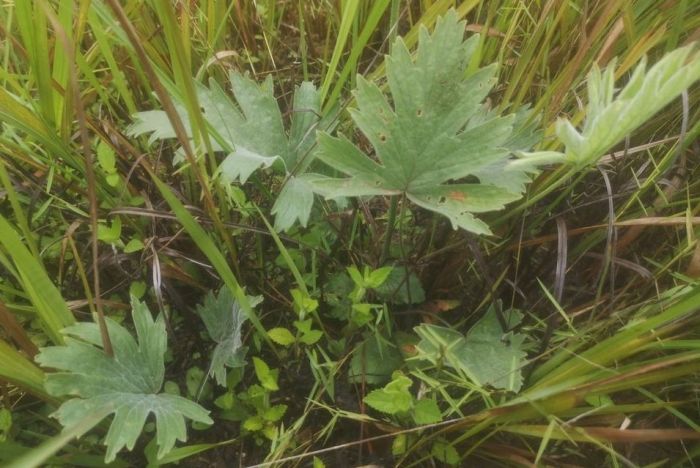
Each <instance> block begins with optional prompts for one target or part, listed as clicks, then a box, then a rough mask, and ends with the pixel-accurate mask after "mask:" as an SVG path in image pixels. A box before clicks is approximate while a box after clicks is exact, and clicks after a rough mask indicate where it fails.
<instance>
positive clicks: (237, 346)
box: [197, 288, 260, 386]
mask: <svg viewBox="0 0 700 468" xmlns="http://www.w3.org/2000/svg"><path fill="white" fill-rule="evenodd" d="M249 300H250V304H251V307H255V306H256V305H257V304H258V303H259V302H260V298H256V297H249ZM197 313H198V314H199V316H200V317H201V318H202V321H203V322H204V325H205V327H206V328H207V332H208V333H209V336H210V337H211V338H212V340H214V341H215V342H216V347H215V348H214V351H213V352H212V357H211V363H210V365H209V371H208V372H207V375H213V376H214V378H215V379H216V382H217V383H218V384H219V385H222V386H226V368H227V367H230V368H234V367H243V366H244V365H245V354H246V351H247V348H246V347H245V346H243V341H242V326H243V323H244V322H245V320H246V316H245V313H244V312H243V309H242V308H241V307H240V305H239V304H238V301H236V300H235V298H234V297H233V294H231V292H230V291H229V290H228V288H222V289H221V291H219V293H218V294H217V295H216V296H214V294H213V293H212V292H209V293H208V294H207V295H206V296H205V298H204V302H203V304H202V305H200V306H197Z"/></svg>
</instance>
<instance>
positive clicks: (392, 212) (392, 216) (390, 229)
mask: <svg viewBox="0 0 700 468" xmlns="http://www.w3.org/2000/svg"><path fill="white" fill-rule="evenodd" d="M398 204H399V199H398V198H396V197H391V204H390V205H389V220H388V221H387V226H386V231H385V233H384V247H383V248H382V255H381V257H379V266H381V265H383V264H384V262H385V261H386V259H387V258H388V257H389V249H390V248H391V237H392V236H393V234H394V224H396V207H397V206H398Z"/></svg>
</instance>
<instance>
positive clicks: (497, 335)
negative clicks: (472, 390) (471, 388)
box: [415, 306, 526, 392]
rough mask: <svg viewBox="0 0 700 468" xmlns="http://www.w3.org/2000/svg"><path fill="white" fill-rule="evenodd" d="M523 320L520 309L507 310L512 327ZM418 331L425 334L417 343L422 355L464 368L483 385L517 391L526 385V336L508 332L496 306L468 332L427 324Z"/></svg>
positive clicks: (463, 370)
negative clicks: (463, 333)
mask: <svg viewBox="0 0 700 468" xmlns="http://www.w3.org/2000/svg"><path fill="white" fill-rule="evenodd" d="M521 320H522V314H520V313H519V312H517V311H514V310H509V311H507V313H506V322H507V324H508V327H509V328H512V327H513V326H515V325H517V324H518V323H520V321H521ZM415 331H416V333H417V334H418V336H419V337H420V338H421V341H420V342H419V343H418V345H417V346H416V349H417V350H418V355H417V358H418V359H425V360H428V361H430V362H431V363H433V364H435V365H439V364H443V363H444V364H447V365H449V366H450V367H453V368H455V369H458V370H460V371H462V372H464V374H465V375H466V376H467V377H468V378H469V379H470V380H471V381H472V382H474V383H475V384H477V385H480V386H491V387H494V388H499V389H504V390H509V391H513V392H517V391H519V390H520V388H521V387H522V384H523V376H522V367H523V360H524V359H525V357H526V354H525V352H524V351H523V342H524V341H525V336H524V335H522V334H519V333H513V332H508V333H505V334H504V333H503V330H502V329H501V325H500V323H499V322H498V318H497V316H496V311H495V309H494V307H493V306H492V307H491V308H490V309H489V310H488V312H487V313H486V315H484V317H482V318H481V320H479V321H478V322H477V323H476V325H474V326H473V327H472V328H471V330H469V332H468V333H467V335H466V336H463V335H462V334H461V333H459V332H458V331H456V330H453V329H451V328H445V327H439V326H436V325H427V324H423V325H419V326H417V327H416V328H415ZM443 360H444V362H443Z"/></svg>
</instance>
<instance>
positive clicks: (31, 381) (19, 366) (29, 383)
mask: <svg viewBox="0 0 700 468" xmlns="http://www.w3.org/2000/svg"><path fill="white" fill-rule="evenodd" d="M0 380H4V381H6V382H10V383H12V384H13V385H16V386H17V387H19V388H21V389H22V390H26V391H28V392H31V393H32V394H34V395H36V396H38V397H39V398H42V399H44V400H51V397H50V396H49V395H48V394H47V393H46V391H45V390H44V371H42V370H41V369H39V368H38V367H37V366H36V365H35V364H34V363H33V362H32V361H30V360H29V359H27V358H26V357H25V356H24V355H23V354H21V353H20V352H19V351H17V350H16V349H14V348H13V347H12V346H10V345H9V344H7V343H6V342H5V341H3V340H0Z"/></svg>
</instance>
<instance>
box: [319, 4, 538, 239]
mask: <svg viewBox="0 0 700 468" xmlns="http://www.w3.org/2000/svg"><path fill="white" fill-rule="evenodd" d="M463 36H464V23H463V22H458V20H457V15H456V13H455V12H454V11H451V12H450V13H449V14H448V15H446V16H445V17H444V18H442V19H441V20H439V21H438V24H437V26H436V28H435V31H434V33H433V34H432V35H430V34H428V32H427V30H426V29H425V28H423V29H422V30H421V32H420V41H419V46H418V50H417V52H416V57H415V59H414V58H413V57H412V56H411V54H410V53H409V51H408V49H407V48H406V46H405V44H404V43H403V41H402V40H401V39H398V40H397V41H396V43H395V44H394V47H393V51H392V53H391V55H390V56H388V57H387V80H388V86H389V90H390V93H391V97H390V98H389V97H387V96H385V95H384V94H383V93H382V91H381V89H380V88H379V87H378V86H377V85H375V84H373V83H370V82H368V81H367V80H365V79H364V78H362V77H361V76H358V78H357V82H358V84H357V90H356V91H355V98H356V100H357V109H352V110H351V111H350V112H351V115H352V118H353V120H354V122H355V124H356V125H357V127H358V128H359V129H360V130H361V131H362V133H363V134H364V135H365V136H366V137H367V139H368V140H369V142H370V143H371V144H372V146H373V147H374V150H375V154H376V158H377V160H378V161H375V160H374V159H372V158H370V157H368V156H367V155H365V154H364V153H363V152H362V151H361V150H360V149H359V148H358V147H357V146H355V145H353V144H352V143H351V142H350V141H349V140H347V139H346V138H344V137H342V136H340V137H337V138H336V137H331V136H330V135H328V134H325V133H321V134H320V135H319V152H318V157H319V158H320V159H321V160H322V161H323V162H325V163H326V164H328V165H329V166H331V167H333V168H334V169H336V170H338V171H340V172H342V173H344V174H346V175H348V176H350V177H349V178H325V177H318V178H316V179H315V180H313V182H312V183H313V185H314V188H315V190H316V191H318V192H319V193H321V194H323V195H324V196H326V197H327V198H334V197H341V196H368V195H398V194H405V195H406V196H407V197H408V198H409V199H410V200H412V201H413V202H414V203H416V204H418V205H420V206H422V207H423V208H426V209H429V210H432V211H435V212H438V213H441V214H443V215H445V216H447V217H448V218H449V219H450V221H451V222H452V225H453V227H455V228H457V227H461V228H463V229H466V230H469V231H472V232H475V233H490V231H489V228H488V226H487V225H486V224H485V223H484V222H482V221H481V220H479V219H477V218H475V217H474V216H473V213H482V212H486V211H491V210H497V209H500V208H503V206H504V205H505V204H506V203H508V202H511V201H513V200H516V199H518V198H520V193H521V192H522V190H523V186H524V182H525V181H526V180H529V177H528V176H527V174H526V170H525V169H523V168H511V167H509V166H508V165H507V162H508V161H509V160H510V159H511V156H510V154H511V151H512V150H514V149H525V148H527V147H528V146H524V147H519V148H511V145H512V144H513V143H515V144H520V143H523V141H522V139H520V141H518V139H514V138H512V135H513V124H514V122H515V120H516V119H515V116H513V115H509V116H505V117H503V116H499V115H497V114H495V113H493V112H488V111H487V110H486V109H485V108H484V106H483V105H482V101H484V99H485V98H486V96H487V94H488V92H489V90H490V89H491V87H492V86H493V85H494V82H495V81H494V75H495V71H496V68H495V66H494V65H491V66H487V67H485V68H477V69H476V70H475V71H473V72H472V71H470V70H471V68H470V62H471V61H472V59H473V56H474V54H475V52H476V49H477V47H478V43H479V39H478V36H476V35H475V36H472V37H471V38H470V39H468V40H466V41H464V40H463ZM524 120H525V119H522V118H519V119H518V124H522V123H524ZM527 143H528V144H530V142H527ZM468 176H471V177H473V178H476V179H478V182H471V183H459V184H448V182H450V181H458V180H460V179H464V178H466V177H468Z"/></svg>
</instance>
